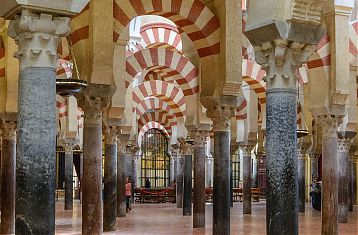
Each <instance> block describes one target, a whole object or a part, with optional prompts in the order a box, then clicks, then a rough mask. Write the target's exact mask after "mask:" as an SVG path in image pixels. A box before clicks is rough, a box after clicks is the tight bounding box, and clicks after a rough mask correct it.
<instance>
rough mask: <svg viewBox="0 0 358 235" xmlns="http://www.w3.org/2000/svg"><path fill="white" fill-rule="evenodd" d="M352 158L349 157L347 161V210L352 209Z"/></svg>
mask: <svg viewBox="0 0 358 235" xmlns="http://www.w3.org/2000/svg"><path fill="white" fill-rule="evenodd" d="M353 167H354V165H353V160H352V159H349V163H348V168H349V170H348V211H353V207H354V198H353V177H355V176H354V175H353Z"/></svg>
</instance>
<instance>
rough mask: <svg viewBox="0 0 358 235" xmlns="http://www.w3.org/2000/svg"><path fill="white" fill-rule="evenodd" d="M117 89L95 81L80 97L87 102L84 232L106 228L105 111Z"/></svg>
mask: <svg viewBox="0 0 358 235" xmlns="http://www.w3.org/2000/svg"><path fill="white" fill-rule="evenodd" d="M113 92H114V89H113V88H112V87H110V86H108V85H97V84H91V85H90V86H89V87H88V88H87V89H86V90H85V91H84V94H83V95H81V98H79V100H80V101H79V103H82V102H83V103H84V111H85V114H84V130H83V179H82V187H83V204H82V233H83V234H101V233H102V231H103V203H102V202H103V201H102V190H103V187H102V112H103V109H104V108H105V107H106V106H107V105H108V103H109V99H110V97H111V96H112V94H113Z"/></svg>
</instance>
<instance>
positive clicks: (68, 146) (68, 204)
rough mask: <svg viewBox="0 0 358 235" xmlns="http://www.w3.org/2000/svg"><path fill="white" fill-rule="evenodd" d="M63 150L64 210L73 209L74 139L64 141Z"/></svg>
mask: <svg viewBox="0 0 358 235" xmlns="http://www.w3.org/2000/svg"><path fill="white" fill-rule="evenodd" d="M63 142H64V143H63V144H62V147H63V148H64V149H65V210H72V209H73V148H74V144H75V141H74V139H64V140H63Z"/></svg>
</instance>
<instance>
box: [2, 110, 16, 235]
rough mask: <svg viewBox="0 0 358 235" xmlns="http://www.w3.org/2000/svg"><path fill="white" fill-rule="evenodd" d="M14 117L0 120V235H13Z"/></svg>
mask: <svg viewBox="0 0 358 235" xmlns="http://www.w3.org/2000/svg"><path fill="white" fill-rule="evenodd" d="M15 120H16V117H14V118H13V120H12V121H10V120H7V119H6V118H5V119H2V120H0V126H1V130H2V146H1V187H2V190H1V204H2V207H1V230H0V232H1V234H14V233H15V186H16V179H15V177H16V175H15V167H16V121H15Z"/></svg>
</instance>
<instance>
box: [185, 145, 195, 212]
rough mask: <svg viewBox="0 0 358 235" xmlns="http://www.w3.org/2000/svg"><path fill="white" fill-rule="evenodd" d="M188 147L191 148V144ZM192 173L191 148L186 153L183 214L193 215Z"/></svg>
mask: <svg viewBox="0 0 358 235" xmlns="http://www.w3.org/2000/svg"><path fill="white" fill-rule="evenodd" d="M188 148H191V146H190V147H188ZM192 173H193V157H192V155H191V150H189V151H186V152H185V155H184V182H183V183H184V190H183V216H191V212H192V204H191V196H192V190H193V183H192V179H193V177H192Z"/></svg>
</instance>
